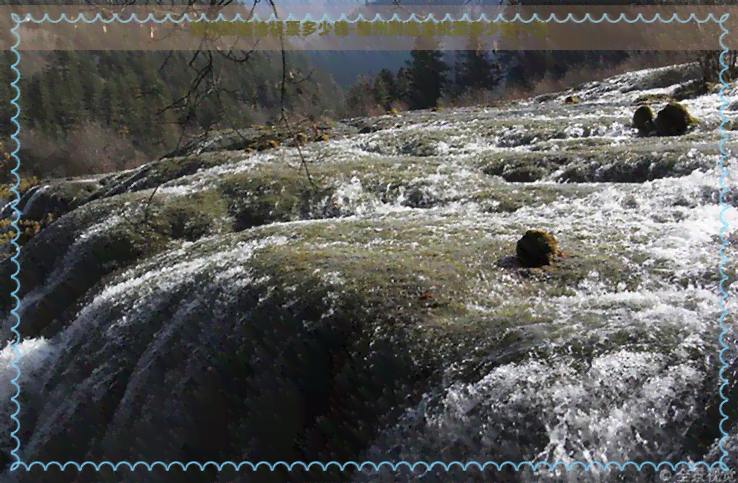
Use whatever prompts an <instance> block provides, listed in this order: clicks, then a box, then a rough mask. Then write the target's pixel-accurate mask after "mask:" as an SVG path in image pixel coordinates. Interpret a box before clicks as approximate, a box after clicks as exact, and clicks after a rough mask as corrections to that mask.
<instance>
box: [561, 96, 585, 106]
mask: <svg viewBox="0 0 738 483" xmlns="http://www.w3.org/2000/svg"><path fill="white" fill-rule="evenodd" d="M580 102H582V99H581V98H580V97H579V96H567V97H566V99H564V104H579V103H580Z"/></svg>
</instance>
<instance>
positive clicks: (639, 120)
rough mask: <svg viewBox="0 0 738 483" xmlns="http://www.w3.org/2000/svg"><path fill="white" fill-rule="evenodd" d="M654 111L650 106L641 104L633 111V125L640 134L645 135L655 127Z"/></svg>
mask: <svg viewBox="0 0 738 483" xmlns="http://www.w3.org/2000/svg"><path fill="white" fill-rule="evenodd" d="M653 120H654V113H653V109H651V106H641V107H639V108H638V109H636V112H635V113H633V126H634V127H635V128H636V129H638V133H639V134H641V135H647V134H649V133H650V132H652V131H653V130H654V129H655V126H654V121H653Z"/></svg>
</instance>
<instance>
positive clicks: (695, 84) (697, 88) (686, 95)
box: [672, 79, 715, 101]
mask: <svg viewBox="0 0 738 483" xmlns="http://www.w3.org/2000/svg"><path fill="white" fill-rule="evenodd" d="M714 88H715V84H713V83H712V82H705V81H703V80H702V79H697V80H693V81H690V82H687V83H685V84H682V85H680V86H679V87H677V88H676V89H674V93H673V94H672V95H673V97H674V99H675V101H683V100H686V99H695V98H697V97H700V96H704V95H705V94H707V93H708V92H710V91H711V90H712V89H714Z"/></svg>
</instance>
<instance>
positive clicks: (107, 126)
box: [0, 51, 340, 176]
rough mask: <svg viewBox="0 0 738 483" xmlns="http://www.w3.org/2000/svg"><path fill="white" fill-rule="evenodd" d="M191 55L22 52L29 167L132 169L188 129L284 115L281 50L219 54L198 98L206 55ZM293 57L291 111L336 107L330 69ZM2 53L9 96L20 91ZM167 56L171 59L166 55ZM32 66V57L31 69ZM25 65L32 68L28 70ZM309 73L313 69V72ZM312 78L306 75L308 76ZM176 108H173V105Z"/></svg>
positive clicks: (57, 171) (6, 127) (6, 126)
mask: <svg viewBox="0 0 738 483" xmlns="http://www.w3.org/2000/svg"><path fill="white" fill-rule="evenodd" d="M193 55H194V52H174V53H172V54H171V56H170V53H169V52H103V51H100V52H97V51H56V52H44V53H42V52H23V58H22V60H21V64H20V65H19V70H20V71H21V72H25V71H28V72H31V75H28V76H23V77H22V78H21V80H20V82H19V85H18V86H19V88H20V91H21V96H20V100H19V105H20V118H19V121H20V124H21V133H20V139H21V143H22V149H23V155H24V157H23V168H24V170H25V171H27V173H28V174H33V175H37V176H40V175H49V174H54V175H61V176H64V175H73V174H82V173H88V172H100V171H109V170H115V169H122V168H125V167H130V165H133V164H137V163H140V162H141V161H142V160H143V159H144V158H147V157H151V156H156V155H157V154H161V153H163V152H165V151H167V150H168V149H171V148H172V147H173V143H176V142H177V140H178V139H179V136H180V134H181V133H182V131H183V130H193V131H194V130H196V129H197V128H218V127H232V126H235V127H244V126H248V125H251V124H254V123H260V124H263V123H266V122H268V121H269V120H275V119H276V118H277V117H278V115H279V114H280V93H281V78H282V73H281V67H282V63H281V57H280V55H281V54H280V52H254V53H253V54H252V58H251V59H250V60H249V61H248V62H246V63H243V64H235V63H230V62H228V61H225V60H223V61H221V62H220V65H219V66H218V67H220V69H219V71H218V72H217V73H216V77H217V78H218V79H219V83H218V89H217V90H218V93H217V95H216V94H215V93H214V94H213V95H208V96H205V97H203V99H202V101H201V102H199V103H198V104H197V106H194V105H193V102H194V101H193V100H192V98H190V99H187V100H183V101H182V102H179V103H177V102H175V101H177V100H179V99H181V98H183V97H185V96H186V94H187V93H188V91H189V89H190V86H191V82H192V81H193V79H194V78H195V76H196V74H197V70H196V69H197V68H198V67H201V66H204V65H205V63H206V58H205V56H200V58H198V59H197V60H196V61H195V63H194V64H193V67H190V66H189V65H188V64H189V62H190V60H191V59H192V57H193ZM287 55H288V70H289V73H290V76H289V77H290V79H291V80H292V81H293V82H288V83H287V85H286V87H287V92H286V94H287V95H286V102H285V107H286V110H287V112H288V114H290V115H293V116H298V115H299V116H306V115H310V114H313V115H316V116H318V115H320V114H321V113H325V112H326V111H329V112H330V111H332V110H335V109H336V108H338V107H339V100H340V98H337V97H336V96H326V95H325V92H335V90H336V87H335V84H334V83H333V81H332V79H331V78H330V76H329V75H327V74H325V73H323V72H320V71H314V72H313V69H311V67H310V66H309V64H308V63H307V62H306V61H304V60H303V59H304V56H298V55H294V53H287ZM14 57H15V55H14V54H13V53H12V52H3V56H2V62H1V68H2V76H3V82H2V83H1V85H0V89H2V92H1V96H0V97H2V99H4V100H5V99H12V98H13V97H15V92H14V90H11V87H10V82H11V81H12V79H13V78H14V76H15V74H13V73H12V71H11V68H10V66H11V65H12V63H13V60H14ZM165 61H166V62H165ZM29 63H35V64H36V65H35V66H34V67H33V68H30V67H28V64H29ZM24 66H25V68H24ZM311 72H312V75H311ZM306 78H307V79H306ZM168 106H175V107H174V108H173V109H166V108H167V107H168ZM13 111H14V108H12V106H11V105H10V104H9V103H8V102H4V103H3V105H2V112H1V113H0V116H1V117H0V119H1V122H0V126H1V129H2V136H3V137H5V138H7V137H8V136H10V134H11V133H12V132H14V131H15V126H14V125H12V124H11V123H10V119H11V118H12V115H13Z"/></svg>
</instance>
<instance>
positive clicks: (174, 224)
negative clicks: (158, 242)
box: [157, 190, 227, 241]
mask: <svg viewBox="0 0 738 483" xmlns="http://www.w3.org/2000/svg"><path fill="white" fill-rule="evenodd" d="M226 212H227V206H226V203H225V201H224V200H222V199H221V198H220V196H219V193H218V192H217V191H216V190H208V191H201V192H197V193H194V194H191V195H186V196H181V197H178V198H176V199H175V200H173V201H171V202H168V203H166V204H165V205H164V207H163V208H162V210H161V213H160V214H159V216H158V217H157V223H158V224H160V225H161V228H162V229H163V230H164V232H165V233H166V234H167V235H168V236H169V237H170V238H172V239H175V240H180V239H183V240H187V241H196V240H199V239H200V238H202V237H204V236H208V235H210V234H212V233H213V232H215V231H217V229H218V228H219V227H218V220H220V219H222V217H223V216H224V215H225V213H226Z"/></svg>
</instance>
